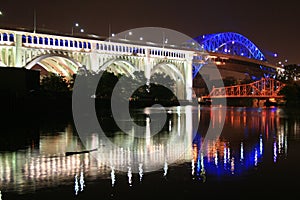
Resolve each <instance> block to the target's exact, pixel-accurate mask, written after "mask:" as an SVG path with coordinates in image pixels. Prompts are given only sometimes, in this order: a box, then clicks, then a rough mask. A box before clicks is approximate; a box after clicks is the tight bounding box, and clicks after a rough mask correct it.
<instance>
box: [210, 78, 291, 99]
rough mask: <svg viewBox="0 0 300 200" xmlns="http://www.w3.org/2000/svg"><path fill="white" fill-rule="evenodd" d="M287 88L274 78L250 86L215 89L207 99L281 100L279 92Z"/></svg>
mask: <svg viewBox="0 0 300 200" xmlns="http://www.w3.org/2000/svg"><path fill="white" fill-rule="evenodd" d="M284 86H285V84H283V83H281V82H280V81H277V80H275V79H272V78H262V79H261V80H259V81H255V82H253V83H249V84H242V85H235V86H227V87H220V88H213V89H212V91H211V92H210V94H209V95H208V96H206V97H205V98H239V97H250V98H251V97H256V98H280V97H283V96H282V95H279V91H280V90H281V89H282V88H283V87H284Z"/></svg>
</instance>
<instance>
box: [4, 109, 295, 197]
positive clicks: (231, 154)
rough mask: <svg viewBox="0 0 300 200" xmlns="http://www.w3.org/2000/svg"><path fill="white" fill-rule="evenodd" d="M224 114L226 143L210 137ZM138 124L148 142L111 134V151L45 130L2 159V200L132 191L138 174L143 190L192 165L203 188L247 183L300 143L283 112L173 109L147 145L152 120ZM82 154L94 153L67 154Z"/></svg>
mask: <svg viewBox="0 0 300 200" xmlns="http://www.w3.org/2000/svg"><path fill="white" fill-rule="evenodd" d="M153 112H156V111H153ZM222 112H225V113H226V118H225V126H224V129H223V131H222V134H221V136H220V137H217V138H215V137H210V136H208V135H207V133H206V132H207V129H208V126H209V123H210V122H211V123H212V127H214V128H216V129H217V128H219V125H220V123H221V122H222V119H220V117H219V116H220V113H222ZM133 116H134V117H136V118H137V121H140V122H144V123H145V126H146V127H147V128H146V129H145V136H146V137H145V138H135V137H134V131H135V130H131V131H132V133H133V134H132V135H126V134H123V133H122V132H118V131H114V132H113V133H110V134H109V135H110V140H111V141H112V142H113V143H114V144H115V146H114V147H113V148H107V146H106V145H105V143H103V138H101V137H102V136H101V135H98V134H97V133H91V134H90V135H89V136H88V137H87V138H86V140H85V141H81V140H80V139H79V138H78V135H77V134H76V132H75V131H74V129H73V126H72V125H70V124H67V125H66V126H65V128H64V130H60V131H55V132H45V131H43V130H40V131H39V133H38V134H37V135H39V137H38V138H35V139H34V141H35V143H34V144H35V145H27V146H26V148H21V149H18V150H13V151H11V150H7V151H1V152H0V189H1V191H2V193H3V192H19V193H24V192H30V191H35V190H37V189H40V188H49V187H57V186H59V185H69V184H72V185H73V186H74V192H75V195H79V194H80V192H82V191H83V190H84V189H85V187H88V185H87V182H86V181H87V180H88V181H89V182H93V180H99V179H109V180H110V184H111V186H112V187H115V185H116V183H117V181H118V180H119V179H118V180H117V178H118V177H117V176H126V180H127V183H128V185H129V186H133V185H134V184H136V182H134V180H133V176H134V174H135V173H136V174H137V175H138V177H139V182H143V178H144V175H145V174H146V173H147V172H149V171H151V170H153V169H156V170H158V172H161V176H162V177H164V176H169V174H168V170H170V169H171V168H172V166H177V165H180V164H182V163H188V169H189V174H191V175H192V178H193V179H195V180H199V181H201V182H206V181H207V180H208V178H207V177H208V176H207V175H215V176H218V177H223V176H224V175H226V176H227V175H229V176H242V175H243V174H244V173H247V171H248V170H251V169H253V168H257V167H259V166H260V164H261V163H262V162H264V161H265V160H266V159H268V158H271V159H272V161H273V162H274V163H276V162H278V160H280V159H282V158H286V157H287V156H288V151H289V141H290V140H300V131H299V127H300V124H299V119H293V118H292V119H289V120H288V119H287V118H286V117H285V115H284V110H282V109H273V108H272V109H267V108H255V109H254V108H220V107H218V108H209V107H206V108H201V109H198V108H191V107H190V108H186V107H183V108H178V107H176V108H172V109H170V110H169V111H168V119H167V123H166V125H165V127H164V128H163V130H162V131H161V132H160V133H159V134H157V135H155V136H154V137H150V135H151V134H150V133H151V122H150V119H149V118H148V117H147V116H144V115H143V112H142V111H138V112H137V113H136V114H135V115H133ZM194 118H196V119H200V123H199V127H198V129H197V130H193V128H192V127H193V123H194V122H195V121H194V120H193V119H194ZM124 123H126V122H125V121H124ZM128 128H129V129H130V128H131V127H128ZM205 138H206V142H205V143H204V139H205ZM85 148H86V149H94V148H97V151H95V152H91V153H84V154H74V155H70V156H66V154H65V152H67V151H81V150H84V149H85ZM270 167H271V166H270ZM172 176H176V173H174V174H173V173H172ZM0 199H1V193H0Z"/></svg>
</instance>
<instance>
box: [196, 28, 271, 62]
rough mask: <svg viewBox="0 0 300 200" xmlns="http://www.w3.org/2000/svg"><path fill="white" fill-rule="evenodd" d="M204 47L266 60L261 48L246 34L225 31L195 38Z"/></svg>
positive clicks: (213, 50) (214, 50)
mask: <svg viewBox="0 0 300 200" xmlns="http://www.w3.org/2000/svg"><path fill="white" fill-rule="evenodd" d="M195 40H196V41H198V42H199V43H200V44H202V45H203V47H204V49H205V50H206V51H209V52H218V53H223V54H224V53H225V54H231V55H238V56H243V57H248V58H253V59H256V60H264V61H265V60H266V58H265V56H264V54H263V53H262V52H261V51H260V50H259V48H258V47H257V46H256V45H255V44H254V43H253V42H251V41H250V40H249V39H248V38H246V37H245V36H243V35H241V34H239V33H234V32H225V33H217V34H209V35H203V36H199V37H197V38H195Z"/></svg>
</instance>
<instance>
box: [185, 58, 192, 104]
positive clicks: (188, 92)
mask: <svg viewBox="0 0 300 200" xmlns="http://www.w3.org/2000/svg"><path fill="white" fill-rule="evenodd" d="M184 70H185V71H184V76H185V77H184V79H185V100H187V101H192V95H193V54H191V53H189V54H188V53H186V62H185V64H184Z"/></svg>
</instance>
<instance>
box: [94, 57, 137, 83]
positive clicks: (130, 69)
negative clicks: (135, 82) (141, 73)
mask: <svg viewBox="0 0 300 200" xmlns="http://www.w3.org/2000/svg"><path fill="white" fill-rule="evenodd" d="M113 65H114V66H115V67H114V68H113V67H111V66H113ZM105 70H108V71H111V72H113V73H115V74H124V75H125V76H127V77H132V78H135V76H134V72H135V71H136V70H137V68H136V67H135V66H134V65H133V64H132V63H131V62H129V61H127V60H123V59H119V58H115V59H112V60H109V61H107V62H106V63H104V64H103V65H102V66H100V68H99V69H98V71H97V73H99V72H100V71H105Z"/></svg>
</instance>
